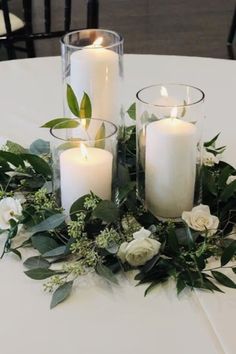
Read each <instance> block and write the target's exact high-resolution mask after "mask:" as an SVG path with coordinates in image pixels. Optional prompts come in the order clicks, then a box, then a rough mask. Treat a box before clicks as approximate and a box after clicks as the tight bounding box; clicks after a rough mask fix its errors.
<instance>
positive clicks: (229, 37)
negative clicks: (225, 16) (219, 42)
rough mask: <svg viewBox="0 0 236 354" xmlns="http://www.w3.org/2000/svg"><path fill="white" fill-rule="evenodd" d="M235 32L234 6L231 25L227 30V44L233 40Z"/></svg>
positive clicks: (235, 15)
mask: <svg viewBox="0 0 236 354" xmlns="http://www.w3.org/2000/svg"><path fill="white" fill-rule="evenodd" d="M235 32H236V7H235V9H234V15H233V18H232V22H231V26H230V30H229V34H228V40H227V45H228V46H231V45H232V43H233V40H234V36H235Z"/></svg>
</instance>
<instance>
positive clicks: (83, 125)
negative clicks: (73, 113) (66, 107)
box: [81, 118, 86, 128]
mask: <svg viewBox="0 0 236 354" xmlns="http://www.w3.org/2000/svg"><path fill="white" fill-rule="evenodd" d="M81 125H82V127H83V128H85V127H86V119H85V118H81Z"/></svg>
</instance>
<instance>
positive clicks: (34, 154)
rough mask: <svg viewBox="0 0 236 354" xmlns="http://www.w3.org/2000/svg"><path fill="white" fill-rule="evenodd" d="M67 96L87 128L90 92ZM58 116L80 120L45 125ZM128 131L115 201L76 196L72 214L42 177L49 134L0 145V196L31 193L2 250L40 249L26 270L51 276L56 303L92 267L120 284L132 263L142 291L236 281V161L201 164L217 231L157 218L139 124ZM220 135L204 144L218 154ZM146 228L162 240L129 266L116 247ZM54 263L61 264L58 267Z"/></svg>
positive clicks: (47, 165)
mask: <svg viewBox="0 0 236 354" xmlns="http://www.w3.org/2000/svg"><path fill="white" fill-rule="evenodd" d="M67 95H68V103H69V107H70V109H71V111H72V113H73V114H74V115H76V116H77V117H80V118H81V119H83V118H88V119H87V120H86V122H87V123H86V127H85V128H86V129H87V128H88V126H89V123H90V118H91V115H92V107H91V102H90V99H89V97H88V95H86V94H84V96H83V99H82V101H81V103H80V106H79V103H78V102H77V99H76V96H75V94H74V92H73V90H72V89H71V87H70V86H68V88H67ZM135 109H136V107H135V104H133V105H131V107H130V108H129V109H128V114H129V116H130V117H131V119H135ZM184 113H185V112H182V114H184ZM143 119H146V120H148V121H152V120H156V119H157V117H154V116H149V115H148V113H147V112H146V113H145V115H144V116H143ZM56 123H57V124H58V123H59V127H61V128H62V127H72V126H78V124H80V122H78V121H75V120H73V119H70V118H58V119H54V120H52V121H50V122H48V123H46V124H45V125H44V127H46V128H52V127H54V126H55V124H56ZM83 124H84V123H83ZM105 133H106V132H105V126H104V125H101V127H100V129H99V131H98V132H97V136H96V138H97V140H98V142H100V143H101V144H102V145H96V146H97V147H100V148H103V147H104V145H103V143H104V137H105ZM123 133H124V134H122V140H121V141H120V144H119V148H120V152H122V153H125V159H124V156H122V159H120V164H119V168H118V172H119V183H118V184H119V190H118V193H117V197H116V202H117V204H115V203H114V202H112V201H108V200H101V199H100V198H99V197H98V196H96V195H94V194H93V193H92V192H91V193H90V194H87V195H85V196H82V197H80V198H79V199H77V200H76V201H75V202H74V203H73V205H72V206H71V209H70V220H68V217H66V215H65V214H64V212H63V211H62V210H61V208H60V206H59V205H58V204H57V201H56V196H55V194H54V193H52V191H51V190H50V189H49V190H46V189H44V188H42V187H43V186H45V183H46V185H47V184H48V183H51V182H52V171H51V156H50V152H49V144H48V143H47V142H46V141H44V140H42V139H38V140H36V141H35V142H34V143H32V144H31V146H30V148H29V149H24V148H22V147H21V146H18V145H17V144H14V143H12V142H11V143H10V144H9V145H7V146H9V148H8V150H6V151H0V187H1V189H0V199H2V198H5V197H13V196H14V192H22V193H24V196H25V198H26V201H25V203H24V204H22V208H23V210H22V214H21V215H19V216H16V217H14V218H12V219H10V220H9V229H8V230H7V231H6V232H7V235H8V237H7V240H6V243H5V246H4V251H3V254H4V253H7V252H13V253H15V254H16V255H17V256H19V257H20V256H21V254H20V249H21V248H23V247H29V246H31V247H33V248H35V249H36V250H37V251H38V252H39V255H38V256H34V257H30V258H29V259H27V260H26V261H25V262H24V266H25V267H26V268H27V270H26V272H25V274H26V275H27V276H28V277H30V278H32V279H35V280H43V279H47V282H46V283H45V284H44V287H45V290H47V291H49V292H53V296H52V302H51V308H54V307H55V306H57V305H58V304H59V303H61V302H63V301H64V300H65V299H66V298H68V297H69V295H70V293H71V290H72V286H73V282H74V281H75V280H76V279H77V278H78V277H79V276H81V275H84V274H87V272H90V271H96V273H97V274H98V275H100V276H102V277H103V278H105V279H106V280H108V281H109V282H111V283H114V284H117V283H118V282H117V278H116V275H115V273H116V272H118V271H120V270H121V269H123V271H128V270H130V269H134V268H135V269H136V270H137V271H138V273H137V275H136V277H135V279H136V280H137V282H138V284H147V289H146V291H145V296H146V295H147V294H148V293H150V292H151V291H154V289H156V288H157V287H158V285H160V284H162V283H164V282H166V281H168V280H169V279H174V280H175V282H176V290H177V294H181V292H182V291H183V290H184V289H185V288H188V289H194V288H200V289H204V290H206V291H211V292H214V291H218V292H222V290H221V289H220V287H221V286H222V285H223V286H226V287H230V288H236V284H235V283H234V282H233V281H232V280H231V279H230V277H228V276H226V275H225V274H224V268H226V267H227V268H231V269H232V271H231V273H232V274H234V273H235V274H236V264H235V262H234V260H235V256H236V241H234V240H233V239H230V238H228V237H227V238H226V236H228V235H229V234H230V233H231V232H232V229H233V226H234V225H236V181H232V182H231V183H229V177H231V180H232V176H236V170H235V169H234V167H233V166H230V165H229V164H227V163H225V162H223V161H220V162H219V164H213V165H212V166H203V167H202V169H201V171H200V175H201V178H202V181H203V183H202V192H203V194H202V195H203V199H202V204H205V205H209V207H210V210H211V214H212V215H215V216H217V217H218V218H219V220H220V224H219V228H218V230H217V232H216V233H215V234H214V235H211V236H210V235H208V237H206V235H203V234H201V233H200V232H197V231H194V230H192V229H191V228H189V226H188V225H187V224H185V223H184V222H181V221H180V222H178V223H174V224H173V223H171V222H165V223H164V222H161V221H159V220H157V219H156V218H155V217H154V216H153V215H152V214H151V213H149V212H148V211H147V210H145V209H144V207H143V205H141V204H140V202H139V201H138V200H137V199H136V195H135V187H136V181H135V180H136V132H135V126H131V127H127V128H125V130H124V131H123ZM217 138H218V135H217V136H216V137H214V138H213V139H212V140H211V141H209V142H207V143H205V149H207V150H208V151H209V152H212V153H213V154H214V155H219V154H220V153H221V152H222V151H223V150H224V147H220V148H218V147H217V146H216V143H217ZM9 172H10V174H9ZM117 205H119V207H118V206H117ZM21 224H23V226H24V230H26V231H29V234H30V237H29V239H28V240H27V241H26V242H24V243H23V244H22V245H21V246H19V247H17V248H13V247H12V245H13V243H12V242H13V240H14V239H15V238H17V237H18V235H19V233H20V231H19V230H20V227H19V225H21ZM141 227H144V228H145V229H146V230H149V231H150V233H151V235H150V238H151V239H153V240H156V241H158V242H160V243H161V247H160V251H159V252H158V254H155V255H154V256H153V258H152V259H150V260H149V261H147V262H146V263H145V264H143V265H140V266H138V267H132V266H131V265H130V264H128V262H127V258H126V259H124V260H122V261H121V256H118V255H117V252H118V250H120V246H121V244H123V243H124V242H125V244H124V245H127V243H129V242H130V241H133V240H134V239H133V234H134V232H137V231H139V230H140V229H141ZM0 232H1V230H0ZM206 234H207V230H206ZM124 245H123V246H124ZM125 247H126V246H125ZM211 257H218V258H219V259H220V261H221V266H219V267H217V268H210V264H211V263H210V262H209V260H210V258H211ZM62 261H63V262H62ZM55 264H57V268H56V269H58V270H54V269H55V267H53V265H55ZM218 270H219V271H218Z"/></svg>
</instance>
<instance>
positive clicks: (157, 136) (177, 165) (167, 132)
mask: <svg viewBox="0 0 236 354" xmlns="http://www.w3.org/2000/svg"><path fill="white" fill-rule="evenodd" d="M196 134H197V131H196V127H195V126H194V125H193V124H191V123H188V122H184V121H182V120H180V119H177V118H166V119H161V120H159V121H155V122H152V123H150V124H149V125H148V126H147V131H146V162H145V199H146V205H147V208H148V209H149V210H150V211H151V212H152V213H153V214H154V215H155V216H159V217H163V218H178V217H180V216H181V214H182V212H183V211H184V210H191V209H192V207H193V200H194V187H195V176H196Z"/></svg>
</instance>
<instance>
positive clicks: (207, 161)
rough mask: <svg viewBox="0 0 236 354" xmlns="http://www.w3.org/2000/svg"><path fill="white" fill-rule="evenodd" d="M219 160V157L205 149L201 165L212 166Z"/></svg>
mask: <svg viewBox="0 0 236 354" xmlns="http://www.w3.org/2000/svg"><path fill="white" fill-rule="evenodd" d="M219 162H220V160H219V158H218V157H217V156H215V155H214V154H212V153H211V152H208V151H205V152H204V155H203V165H205V166H214V165H215V164H218V163H219Z"/></svg>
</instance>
